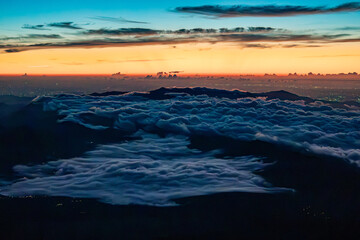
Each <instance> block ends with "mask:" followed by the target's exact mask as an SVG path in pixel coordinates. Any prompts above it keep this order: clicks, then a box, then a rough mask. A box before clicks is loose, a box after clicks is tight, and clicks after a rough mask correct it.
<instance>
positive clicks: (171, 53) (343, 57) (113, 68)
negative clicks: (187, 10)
mask: <svg viewBox="0 0 360 240" xmlns="http://www.w3.org/2000/svg"><path fill="white" fill-rule="evenodd" d="M172 70H181V71H184V72H185V73H200V74H250V73H251V74H263V73H278V74H286V73H289V72H298V73H307V72H316V73H317V72H321V73H339V72H353V71H360V46H359V45H358V44H349V43H348V44H337V45H333V46H324V47H316V48H278V47H276V48H267V49H258V48H241V47H240V46H236V45H229V44H227V45H225V44H213V45H211V44H181V45H177V46H176V47H174V46H164V45H162V46H137V47H111V48H110V47H109V48H92V49H89V48H87V49H84V48H61V49H60V48H57V49H41V50H31V51H25V52H19V53H8V54H0V74H22V73H25V72H26V73H28V74H111V73H114V72H122V73H126V74H154V73H156V72H158V71H172Z"/></svg>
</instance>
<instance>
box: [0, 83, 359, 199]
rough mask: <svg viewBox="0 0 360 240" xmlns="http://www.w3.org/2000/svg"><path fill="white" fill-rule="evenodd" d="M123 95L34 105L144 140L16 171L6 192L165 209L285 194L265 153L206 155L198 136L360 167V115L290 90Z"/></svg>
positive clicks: (64, 98)
mask: <svg viewBox="0 0 360 240" xmlns="http://www.w3.org/2000/svg"><path fill="white" fill-rule="evenodd" d="M115 94H116V93H115ZM119 94H120V95H111V94H110V95H107V94H103V95H97V96H95V95H94V96H89V95H64V94H62V95H58V96H53V97H42V98H39V99H37V100H36V101H35V102H34V103H33V104H39V105H40V106H43V110H44V111H56V112H57V114H58V115H59V117H60V119H61V120H59V123H68V122H71V123H75V124H77V125H82V126H84V127H86V128H90V129H93V130H95V131H100V130H104V129H116V130H117V131H118V134H121V135H124V136H132V137H135V138H140V139H139V140H129V142H125V143H120V144H108V145H102V146H99V147H98V148H97V149H96V150H94V151H91V152H88V153H87V154H85V155H84V156H82V157H76V158H72V159H65V160H58V161H53V162H48V163H45V164H42V165H32V166H24V165H18V166H15V167H14V170H15V171H16V173H17V175H19V179H17V180H16V181H15V182H14V183H10V185H7V186H3V187H2V188H1V190H0V193H1V194H5V195H9V196H24V195H51V196H70V197H88V198H96V199H99V200H101V201H103V202H107V203H112V204H147V205H162V206H164V205H169V204H170V205H171V204H173V203H172V202H171V199H174V198H180V197H187V196H195V195H204V194H211V193H218V192H229V191H246V192H273V191H282V190H285V189H279V188H274V187H272V186H271V185H269V184H268V183H266V182H264V180H263V179H262V178H260V177H258V176H256V175H255V174H254V171H256V170H259V169H263V168H264V167H265V166H266V164H264V163H263V160H266V158H267V157H266V156H262V155H256V157H254V156H249V155H244V156H241V157H227V158H225V159H222V158H219V157H218V153H219V151H220V150H219V149H218V150H214V151H210V152H202V151H199V150H196V149H190V148H188V145H189V141H188V139H189V138H191V137H193V136H206V138H205V139H211V138H217V137H227V138H229V139H234V140H239V141H245V142H250V143H251V142H253V141H262V142H267V143H270V144H273V145H275V146H280V147H281V148H284V149H286V150H287V151H294V152H298V153H299V154H302V156H306V155H310V156H316V157H321V158H323V159H327V158H329V157H333V158H338V161H341V160H340V159H342V160H343V161H346V162H348V163H349V164H353V165H354V166H353V167H357V166H356V164H357V165H358V166H360V150H359V149H360V140H359V139H360V129H359V125H360V111H359V110H357V109H352V108H344V109H337V108H332V107H330V106H327V105H324V104H323V103H321V102H316V101H312V100H311V99H308V98H301V97H297V96H296V95H292V94H289V93H286V92H272V93H268V94H257V95H256V94H251V93H246V92H240V91H233V92H229V91H225V90H214V89H205V88H195V89H194V90H189V89H164V88H163V89H159V90H157V91H153V92H150V93H119ZM260 96H262V97H260ZM280 99H283V100H280ZM285 99H293V101H290V100H285ZM205 144H206V143H205ZM259 152H260V151H259ZM269 155H271V154H269ZM315 159H316V158H315Z"/></svg>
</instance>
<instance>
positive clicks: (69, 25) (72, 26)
mask: <svg viewBox="0 0 360 240" xmlns="http://www.w3.org/2000/svg"><path fill="white" fill-rule="evenodd" d="M46 26H48V27H55V28H66V29H73V30H77V29H82V28H81V27H79V26H78V25H76V24H74V23H73V22H55V23H49V24H47V25H46Z"/></svg>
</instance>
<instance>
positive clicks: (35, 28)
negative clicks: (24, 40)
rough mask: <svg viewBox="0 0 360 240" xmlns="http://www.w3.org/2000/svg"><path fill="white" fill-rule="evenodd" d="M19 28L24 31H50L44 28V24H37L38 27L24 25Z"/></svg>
mask: <svg viewBox="0 0 360 240" xmlns="http://www.w3.org/2000/svg"><path fill="white" fill-rule="evenodd" d="M21 28H24V29H31V30H42V31H43V30H50V29H49V28H46V26H45V25H44V24H38V25H30V24H24V25H23V26H22V27H21Z"/></svg>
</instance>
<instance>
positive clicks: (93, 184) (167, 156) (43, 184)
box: [0, 134, 284, 206]
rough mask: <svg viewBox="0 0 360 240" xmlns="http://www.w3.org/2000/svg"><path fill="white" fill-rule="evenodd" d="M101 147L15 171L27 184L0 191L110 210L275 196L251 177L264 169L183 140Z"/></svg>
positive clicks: (257, 161) (256, 163) (157, 139)
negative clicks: (235, 195) (91, 202)
mask: <svg viewBox="0 0 360 240" xmlns="http://www.w3.org/2000/svg"><path fill="white" fill-rule="evenodd" d="M142 137H143V140H137V141H132V142H129V143H123V144H113V145H104V146H99V147H98V148H97V149H96V150H94V151H91V152H88V153H87V154H86V155H85V156H83V157H79V158H73V159H66V160H59V161H55V162H49V163H47V164H44V165H35V166H23V165H18V166H16V167H15V168H14V170H15V171H16V173H17V174H18V175H20V176H23V177H26V178H27V179H28V180H24V181H18V182H16V183H14V184H12V185H10V186H8V187H5V188H3V189H1V190H0V193H1V194H5V195H10V196H24V195H46V196H67V197H80V198H95V199H99V200H100V201H102V202H106V203H110V204H122V205H126V204H142V205H156V206H169V205H174V203H173V202H171V200H172V199H175V198H182V197H187V196H196V195H206V194H210V193H216V192H224V191H245V192H274V191H281V190H284V189H280V188H272V187H269V186H268V187H266V184H265V182H264V180H263V179H262V178H261V177H258V176H256V175H254V174H253V173H252V171H255V170H258V169H261V168H262V167H264V166H265V164H263V163H261V161H260V159H259V158H255V157H252V156H246V157H239V158H235V159H226V160H225V159H219V158H216V157H214V153H212V152H210V153H205V154H204V153H201V152H200V151H197V150H190V149H189V148H187V147H186V146H187V145H188V144H189V142H188V141H187V140H186V138H185V137H183V136H169V137H167V138H160V137H158V136H155V135H146V134H145V135H144V134H142Z"/></svg>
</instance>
